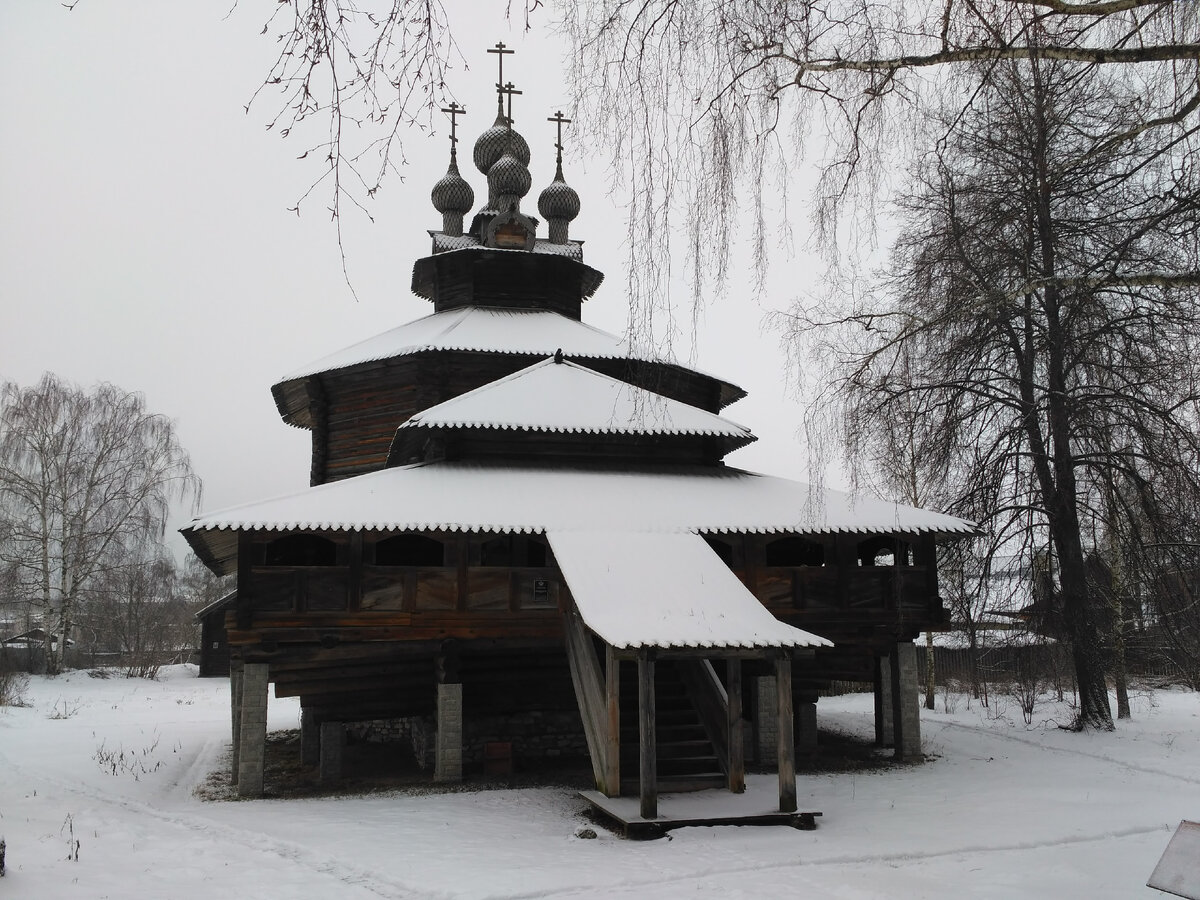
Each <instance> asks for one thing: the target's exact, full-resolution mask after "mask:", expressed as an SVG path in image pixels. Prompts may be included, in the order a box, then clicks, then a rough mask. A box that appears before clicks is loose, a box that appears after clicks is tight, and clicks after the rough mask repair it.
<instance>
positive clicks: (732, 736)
mask: <svg viewBox="0 0 1200 900" xmlns="http://www.w3.org/2000/svg"><path fill="white" fill-rule="evenodd" d="M725 670H726V673H727V674H726V679H725V680H726V682H727V684H726V687H725V695H726V698H727V702H728V709H729V790H731V791H733V793H735V794H740V793H742V792H743V791H745V790H746V743H745V738H744V735H743V729H742V661H741V660H740V659H733V658H731V659H727V660H725Z"/></svg>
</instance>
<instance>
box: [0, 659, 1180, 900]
mask: <svg viewBox="0 0 1200 900" xmlns="http://www.w3.org/2000/svg"><path fill="white" fill-rule="evenodd" d="M228 691H229V687H228V683H227V682H225V681H223V680H220V679H203V680H202V679H198V678H196V677H195V672H194V670H193V669H189V668H188V667H177V668H173V669H170V670H167V671H166V672H165V673H164V675H163V677H162V679H161V680H160V681H143V680H134V679H125V678H121V677H113V678H109V679H99V678H91V677H89V676H88V674H87V673H86V672H74V673H70V674H68V675H65V676H62V677H59V678H56V679H45V678H35V679H33V680H32V681H31V683H30V686H29V690H28V691H27V698H28V700H29V702H30V704H31V705H30V706H28V707H25V708H14V707H0V836H3V837H4V838H5V839H6V841H7V845H8V876H7V877H6V878H4V879H3V880H2V881H0V900H6V898H9V897H11V898H39V900H57V898H86V900H102V898H122V900H192V898H195V900H211V898H212V897H214V896H222V895H226V896H239V897H245V898H264V900H267V898H269V900H276V898H279V900H287V898H305V900H308V898H312V900H327V898H331V897H337V898H339V900H358V898H379V897H385V898H541V897H571V898H601V897H604V898H610V897H620V898H625V897H628V898H633V897H643V896H646V895H648V894H651V893H653V895H655V896H657V897H668V898H671V897H713V898H717V897H720V898H722V900H730V898H742V897H744V898H756V900H759V898H763V897H776V896H791V895H796V896H801V895H803V896H807V897H812V898H825V897H830V898H883V897H887V898H892V897H904V898H919V897H927V898H955V900H958V898H963V897H981V898H1006V900H1007V898H1016V897H1022V898H1024V897H1035V898H1041V897H1045V898H1076V897H1078V898H1120V900H1128V898H1138V897H1151V898H1153V897H1164V896H1165V895H1163V894H1160V893H1159V892H1157V891H1154V890H1152V889H1150V888H1147V887H1145V881H1146V879H1147V877H1149V874H1150V872H1151V871H1152V869H1153V868H1154V865H1155V863H1156V862H1157V860H1158V858H1159V855H1160V854H1161V853H1162V851H1163V849H1164V848H1165V846H1166V844H1167V841H1168V840H1169V839H1170V836H1171V833H1172V832H1173V830H1174V828H1175V826H1176V825H1177V824H1178V823H1179V821H1180V820H1181V819H1185V818H1186V819H1193V820H1194V819H1200V695H1197V694H1193V693H1186V692H1176V691H1162V692H1158V693H1155V694H1153V695H1143V696H1139V697H1137V698H1136V699H1135V705H1134V719H1133V721H1132V722H1122V723H1120V724H1119V725H1118V727H1117V730H1116V732H1114V733H1111V734H1083V735H1079V734H1072V733H1068V732H1065V731H1062V730H1060V729H1059V728H1058V727H1057V724H1056V721H1055V720H1056V719H1057V721H1063V722H1065V721H1068V720H1069V715H1070V714H1069V711H1068V710H1066V709H1065V708H1061V707H1056V706H1053V705H1050V704H1046V705H1043V706H1042V707H1039V709H1038V711H1037V712H1036V713H1035V718H1034V725H1032V726H1026V725H1025V724H1024V723H1023V721H1022V719H1021V715H1020V712H1019V710H1018V709H1017V708H1016V705H1015V703H1012V702H1010V703H1009V704H1008V709H1007V710H1006V709H1005V708H1004V701H1003V699H1001V700H1000V701H999V705H998V704H997V703H995V702H994V703H993V705H992V709H991V710H983V709H981V708H980V707H979V706H978V705H974V704H971V705H968V704H967V702H966V700H965V699H962V700H960V701H959V703H958V707H957V709H956V710H955V711H954V712H952V713H947V712H945V711H941V710H939V711H935V712H930V711H925V710H922V734H923V738H924V748H925V752H926V754H927V755H928V756H929V757H930V761H929V762H928V763H926V764H925V765H922V766H914V767H903V768H897V767H892V768H885V769H881V770H877V771H870V772H857V773H832V774H819V775H804V774H802V773H801V774H800V775H799V777H798V792H799V801H800V807H801V809H813V810H821V811H822V812H823V813H824V817H823V818H822V819H820V820H819V822H820V825H819V827H818V829H817V830H816V831H811V832H805V831H797V830H794V829H790V828H752V827H742V828H733V827H725V828H695V829H691V828H689V829H681V830H679V831H674V832H672V833H671V837H670V839H669V840H667V839H664V840H659V841H652V842H644V843H642V842H634V841H624V840H621V839H618V838H616V837H614V836H613V835H611V834H608V833H606V832H603V831H600V834H599V837H598V838H597V839H596V840H583V839H580V838H579V837H577V836H576V833H577V832H578V831H579V830H580V829H581V828H583V827H585V826H591V825H592V823H591V822H590V821H588V820H587V819H586V818H585V817H584V814H585V810H586V807H587V804H586V803H585V802H584V801H582V800H580V799H579V798H578V797H577V796H576V795H575V794H574V793H573V792H572V791H568V790H566V789H562V788H527V789H519V790H491V791H478V792H462V793H447V794H421V795H408V794H372V795H367V796H353V797H322V798H311V799H289V800H271V799H267V800H257V801H238V802H206V801H202V800H200V799H198V798H197V797H196V796H195V794H194V793H193V792H194V790H195V788H196V787H197V786H198V785H200V784H202V783H203V782H204V780H205V778H206V776H207V775H208V774H209V773H210V772H212V771H214V770H216V769H218V768H219V767H220V766H221V765H223V757H224V755H225V754H226V753H227V751H228V742H229V724H228V721H229V719H228V717H229V694H228ZM818 711H819V715H820V719H821V727H822V728H833V729H836V730H839V731H842V732H844V733H849V734H856V735H867V734H868V733H870V731H871V728H872V724H871V723H872V720H871V700H870V697H869V696H865V695H855V696H850V697H843V698H836V699H829V700H822V701H821V702H820V705H819V707H818ZM297 720H298V707H297V706H296V704H295V702H294V701H277V700H272V701H271V708H270V727H271V728H272V729H277V728H295V727H296V726H297ZM757 777H759V778H764V779H767V780H768V781H773V777H772V776H757ZM768 789H769V788H768ZM75 842H77V844H76V843H75Z"/></svg>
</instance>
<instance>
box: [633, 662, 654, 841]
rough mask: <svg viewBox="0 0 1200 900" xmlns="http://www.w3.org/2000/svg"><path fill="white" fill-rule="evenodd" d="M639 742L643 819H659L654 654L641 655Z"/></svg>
mask: <svg viewBox="0 0 1200 900" xmlns="http://www.w3.org/2000/svg"><path fill="white" fill-rule="evenodd" d="M637 667H638V742H639V750H640V752H639V763H640V764H639V769H640V773H639V774H640V779H641V800H642V805H641V813H642V818H643V819H657V818H658V748H657V746H656V743H655V734H654V729H655V723H656V720H657V715H656V713H655V709H654V651H653V650H641V651H639V652H638V659H637Z"/></svg>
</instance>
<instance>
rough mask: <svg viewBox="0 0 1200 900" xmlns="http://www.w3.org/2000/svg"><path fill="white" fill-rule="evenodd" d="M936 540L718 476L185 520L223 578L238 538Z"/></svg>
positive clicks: (912, 517)
mask: <svg viewBox="0 0 1200 900" xmlns="http://www.w3.org/2000/svg"><path fill="white" fill-rule="evenodd" d="M239 530H247V531H294V530H301V531H338V530H344V531H471V532H526V533H530V532H534V533H543V532H550V531H597V530H598V531H630V532H658V533H669V532H675V533H682V532H704V533H719V532H766V533H775V532H791V533H799V534H820V533H831V532H859V533H895V532H907V533H918V532H933V533H938V534H972V533H974V531H975V526H974V525H973V524H972V523H970V522H967V521H964V520H963V519H958V518H955V517H953V516H947V515H943V514H941V513H936V512H931V511H929V510H923V509H914V508H913V507H909V506H901V505H899V504H895V503H886V502H884V501H881V500H875V499H871V498H868V497H859V496H854V495H850V494H846V493H843V492H841V491H835V490H828V489H824V490H823V489H821V488H817V487H814V486H811V485H808V484H804V483H803V482H799V481H790V480H788V479H785V478H776V477H773V476H770V475H757V474H754V473H752V472H744V471H741V470H739V469H733V468H728V467H724V466H713V467H696V468H694V469H689V470H679V469H672V470H670V471H656V470H650V469H646V470H640V471H616V470H612V469H580V468H550V467H539V466H520V465H513V464H505V463H462V462H438V463H427V464H418V465H412V466H399V467H396V468H392V469H384V470H382V471H379V472H370V473H368V474H365V475H358V476H356V477H354V478H347V479H344V480H342V481H336V482H333V483H330V484H323V485H318V486H316V487H311V488H307V489H305V490H302V491H299V492H297V493H295V494H290V495H287V496H284V497H278V498H276V499H273V500H265V501H261V502H258V503H249V504H245V505H243V506H237V507H233V508H231V509H227V510H222V511H220V512H213V513H209V514H207V515H203V516H199V517H198V518H196V519H194V520H193V521H192V523H191V525H189V526H188V527H186V528H184V529H182V531H183V533H184V536H185V537H187V539H188V541H189V542H190V543H191V545H192V546H193V548H195V549H196V551H197V553H198V554H199V555H200V557H201V559H203V560H205V561H206V562H208V563H209V564H210V565H212V566H215V567H216V568H218V569H219V570H221V571H225V572H228V571H230V570H231V569H230V566H231V565H232V563H233V561H234V560H235V559H236V557H237V531H239Z"/></svg>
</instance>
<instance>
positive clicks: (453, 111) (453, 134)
mask: <svg viewBox="0 0 1200 900" xmlns="http://www.w3.org/2000/svg"><path fill="white" fill-rule="evenodd" d="M442 112H444V113H447V114H449V116H450V153H451V154H452V155H453V154H454V153H455V152H457V150H458V117H459V116H465V115H466V114H467V108H466V107H465V106H459V105H458V103H456V102H454V101H453V100H452V101H450V106H449V107H448V108H443V109H442Z"/></svg>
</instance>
